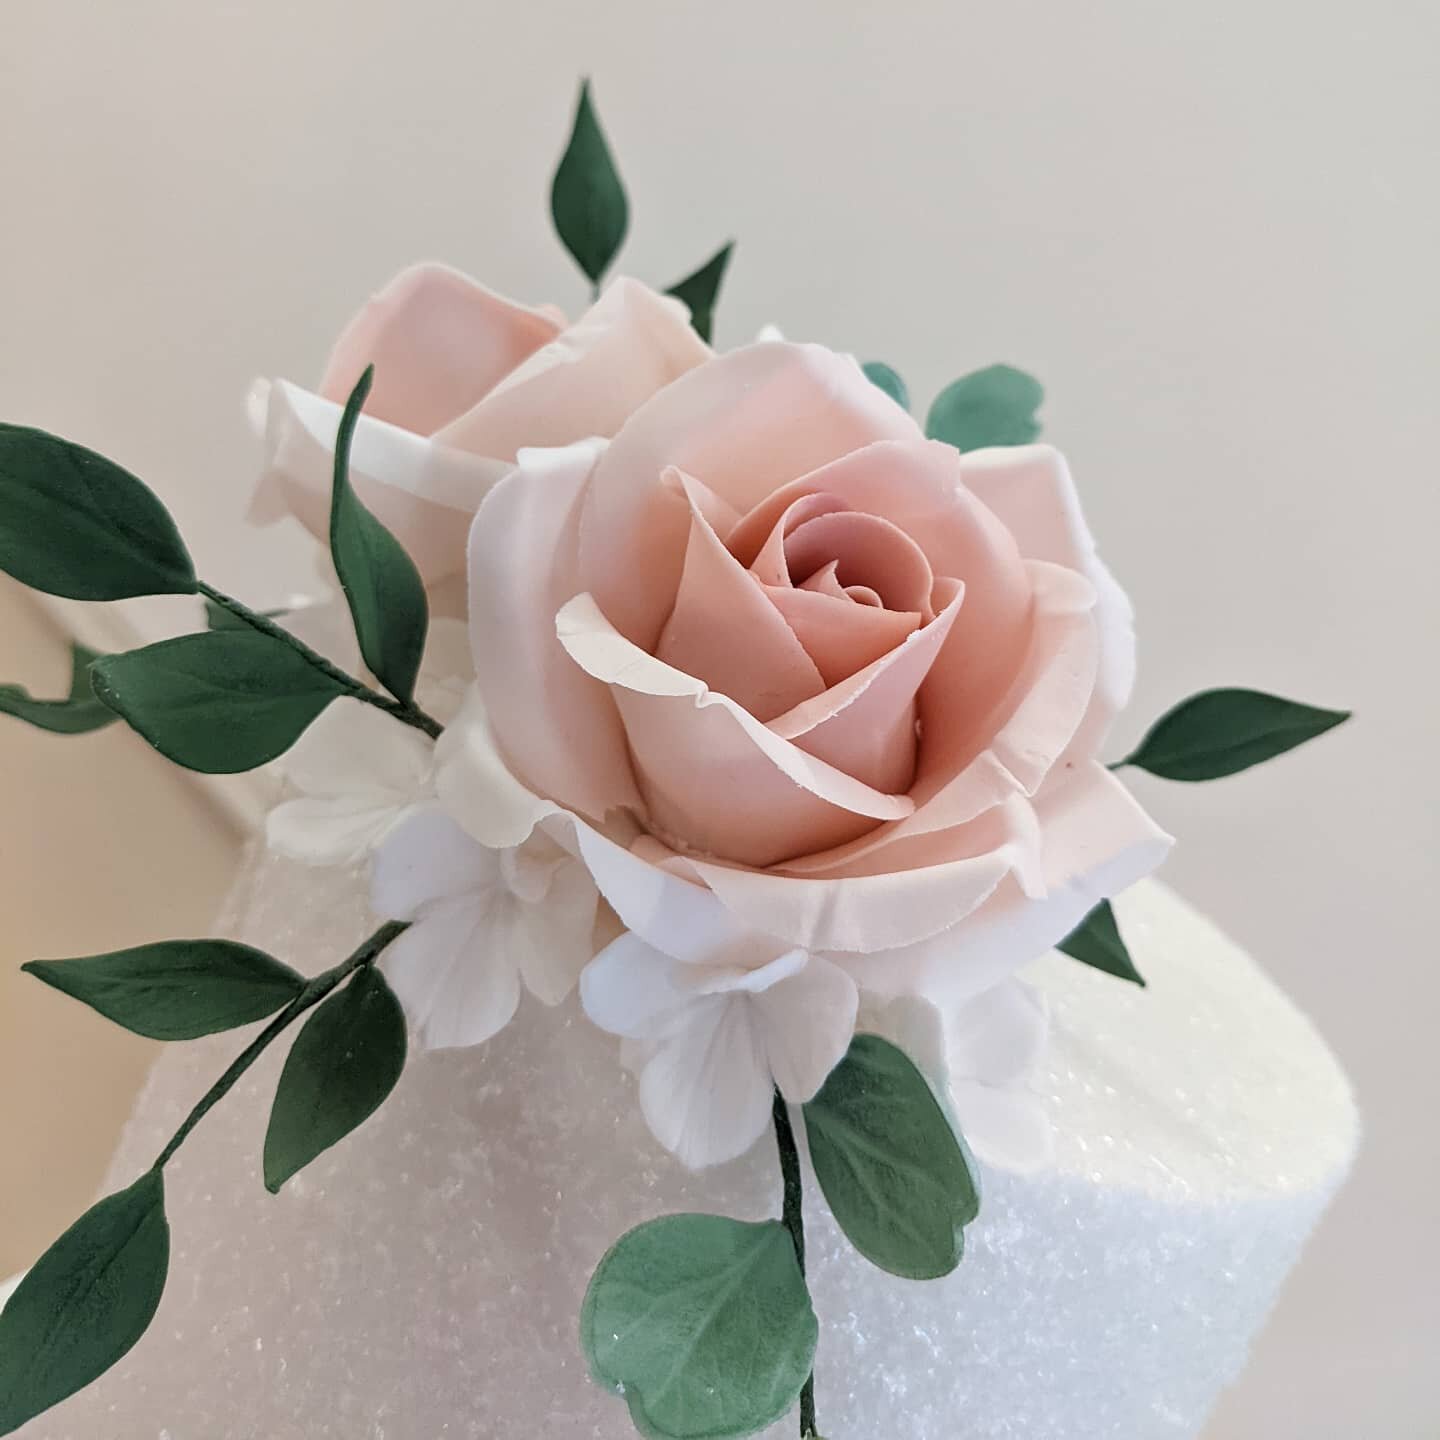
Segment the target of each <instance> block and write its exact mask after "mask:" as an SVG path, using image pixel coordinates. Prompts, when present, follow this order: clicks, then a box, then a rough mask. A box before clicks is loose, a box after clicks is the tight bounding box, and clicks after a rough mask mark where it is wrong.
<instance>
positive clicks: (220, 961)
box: [20, 940, 305, 1040]
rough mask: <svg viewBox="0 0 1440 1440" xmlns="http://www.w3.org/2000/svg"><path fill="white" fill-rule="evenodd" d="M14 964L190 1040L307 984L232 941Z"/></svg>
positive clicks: (104, 1009)
mask: <svg viewBox="0 0 1440 1440" xmlns="http://www.w3.org/2000/svg"><path fill="white" fill-rule="evenodd" d="M20 968H21V969H22V970H25V971H28V972H29V973H30V974H31V975H34V976H35V977H36V979H38V980H43V981H44V982H45V983H46V984H47V985H51V986H54V988H55V989H56V990H60V991H63V992H64V993H65V994H66V995H69V996H72V997H73V998H74V999H76V1000H80V1001H83V1002H84V1003H85V1004H86V1005H88V1006H90V1008H91V1009H92V1010H98V1011H99V1012H100V1014H102V1015H103V1016H105V1018H106V1019H107V1020H113V1021H114V1022H115V1023H116V1024H117V1025H123V1026H124V1027H125V1028H126V1029H127V1030H133V1031H134V1032H135V1033H136V1034H137V1035H148V1036H149V1037H150V1038H151V1039H152V1040H194V1039H197V1038H198V1037H199V1036H201V1035H213V1034H214V1033H215V1032H216V1031H218V1030H233V1029H234V1028H235V1027H236V1026H237V1025H249V1024H251V1023H252V1022H253V1021H255V1020H263V1019H264V1018H265V1017H266V1016H267V1015H273V1014H274V1013H275V1012H276V1011H277V1010H279V1009H280V1008H281V1007H282V1006H285V1005H288V1004H289V1003H290V1001H291V1000H293V999H294V998H295V997H296V996H297V995H298V994H299V993H300V991H301V990H302V989H303V988H304V985H305V982H304V980H303V979H302V978H301V977H300V976H299V975H297V974H296V973H295V971H293V970H292V969H291V968H290V967H289V966H288V965H282V964H281V963H280V962H279V961H278V960H274V959H271V957H270V956H269V955H266V954H265V953H264V952H263V951H260V950H253V949H251V947H250V946H248V945H239V944H236V943H235V942H234V941H231V940H163V941H161V942H159V943H158V944H155V945H137V946H135V947H134V948H133V949H130V950H115V951H111V952H110V953H109V954H105V955H85V956H81V957H79V958H77V959H74V960H32V961H30V963H29V964H28V965H22V966H21V967H20Z"/></svg>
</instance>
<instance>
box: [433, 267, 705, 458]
mask: <svg viewBox="0 0 1440 1440" xmlns="http://www.w3.org/2000/svg"><path fill="white" fill-rule="evenodd" d="M710 354H711V351H710V347H709V346H708V345H706V344H705V342H704V341H703V340H701V339H700V337H699V336H698V335H697V334H696V333H695V331H694V329H693V328H692V327H691V325H690V322H689V318H688V316H687V314H686V311H685V307H684V306H683V305H681V304H680V302H679V301H678V300H672V299H669V298H668V297H666V296H663V295H657V294H656V293H655V292H654V291H653V290H651V289H650V288H649V287H648V286H646V285H642V284H640V282H639V281H637V280H627V279H623V278H622V279H618V280H615V281H614V282H613V283H612V284H610V285H609V286H608V287H607V289H606V291H605V293H604V294H603V295H602V296H601V297H600V299H599V300H598V301H596V303H595V304H594V305H592V306H591V308H590V309H589V310H588V311H586V313H585V314H584V315H582V316H581V317H580V319H579V320H577V321H576V322H575V324H573V325H572V326H571V327H570V328H569V329H568V330H565V331H564V332H563V333H561V334H560V335H558V336H556V337H554V338H553V339H552V340H551V341H550V343H549V344H547V345H546V346H545V347H544V348H543V349H538V350H536V352H535V353H534V354H533V355H531V356H530V357H529V359H528V360H526V361H525V363H524V364H522V365H520V366H519V367H518V368H516V369H515V370H513V371H512V372H511V373H510V374H508V375H507V376H505V377H504V378H503V380H501V381H500V383H499V384H497V385H496V387H495V388H494V389H493V390H491V391H490V392H489V393H488V394H487V395H485V396H484V398H483V399H480V400H479V401H478V403H475V404H473V405H472V407H471V408H470V409H469V410H468V411H467V412H466V413H465V414H463V415H462V414H460V413H459V412H458V411H456V412H455V415H456V416H457V417H458V418H454V419H453V420H452V422H451V423H450V424H448V425H447V426H446V427H445V428H444V430H443V431H441V433H440V435H439V437H438V438H439V439H441V440H442V441H444V442H445V443H447V444H450V445H454V446H456V447H458V448H459V449H462V450H471V451H474V452H475V453H477V454H482V455H496V456H501V457H503V458H505V459H511V458H513V457H514V456H515V454H516V453H517V452H518V451H519V450H520V448H521V447H523V446H539V445H569V444H571V443H572V442H573V441H576V440H582V439H584V438H585V437H586V436H588V435H600V436H610V435H613V434H615V432H616V431H617V430H619V428H620V427H621V425H622V424H624V422H625V421H626V420H627V419H628V418H629V416H630V415H631V413H632V412H633V411H635V410H636V409H637V408H638V407H639V406H641V405H642V404H644V402H645V401H646V400H648V399H649V398H650V397H651V396H652V395H653V394H655V392H656V391H657V390H660V389H662V388H663V387H664V386H666V385H668V384H669V383H670V382H671V381H672V380H675V379H677V378H678V377H679V376H681V375H683V374H684V373H685V372H686V371H687V370H691V369H693V368H694V367H695V366H697V365H700V364H702V363H703V362H704V361H706V360H707V359H709V357H710Z"/></svg>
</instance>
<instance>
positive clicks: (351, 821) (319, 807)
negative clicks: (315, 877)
mask: <svg viewBox="0 0 1440 1440" xmlns="http://www.w3.org/2000/svg"><path fill="white" fill-rule="evenodd" d="M409 811H410V807H409V806H407V805H396V804H394V803H393V802H391V801H390V800H389V798H388V797H383V798H382V799H381V800H380V803H378V804H377V803H376V799H375V797H374V796H372V795H353V796H334V797H328V796H310V795H302V796H300V797H299V798H297V799H294V800H286V801H283V802H282V803H281V804H279V805H277V806H276V807H275V808H274V809H273V810H272V811H271V812H270V813H269V815H267V816H266V817H265V839H266V843H267V844H268V845H269V846H270V848H271V849H272V850H274V851H277V852H278V853H279V854H281V855H286V856H288V857H289V858H290V859H292V860H303V861H305V862H306V863H307V864H311V865H353V864H354V863H355V862H356V861H358V860H360V859H361V858H363V857H364V856H365V855H367V854H368V853H369V852H370V851H371V850H372V849H373V848H374V847H375V846H376V845H377V844H379V842H380V841H381V840H382V839H383V838H384V837H385V835H386V834H388V833H389V831H390V830H391V829H393V828H394V827H395V826H396V825H398V824H399V823H400V821H401V820H403V819H404V818H405V816H406V815H407V814H408V813H409Z"/></svg>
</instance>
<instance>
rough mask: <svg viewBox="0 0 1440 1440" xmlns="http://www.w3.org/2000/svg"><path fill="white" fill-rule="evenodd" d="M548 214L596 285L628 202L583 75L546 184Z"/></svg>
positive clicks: (617, 240) (620, 233)
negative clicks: (571, 117) (566, 140)
mask: <svg viewBox="0 0 1440 1440" xmlns="http://www.w3.org/2000/svg"><path fill="white" fill-rule="evenodd" d="M550 215H551V218H552V219H553V220H554V222H555V232H556V234H558V235H559V236H560V239H561V240H562V241H563V242H564V245H565V248H566V249H567V250H568V251H569V252H570V253H571V254H572V255H573V256H574V257H575V262H576V264H578V265H579V266H580V268H581V269H582V270H583V271H584V272H585V274H586V275H588V276H589V277H590V279H591V281H593V282H594V284H595V285H597V286H598V285H599V284H600V277H601V276H602V275H603V274H604V273H605V272H606V270H608V269H609V268H610V262H611V261H612V260H613V259H614V258H615V255H616V252H617V251H618V250H619V249H620V246H621V244H622V243H623V242H624V240H625V231H626V230H627V229H628V228H629V225H630V206H629V203H628V201H627V200H626V199H625V187H624V186H623V185H621V183H620V176H619V174H618V173H617V172H616V169H615V161H614V160H613V159H612V157H611V155H610V147H609V145H608V144H607V143H606V141H605V133H604V131H602V130H601V128H600V120H599V118H598V117H597V116H596V114H595V107H594V106H593V105H592V104H591V103H590V82H589V81H588V80H586V81H585V82H584V83H583V84H582V85H581V86H580V101H579V104H578V105H577V106H576V107H575V125H574V128H573V129H572V130H571V131H570V142H569V144H567V145H566V147H565V153H564V154H563V155H562V156H561V157H560V164H559V166H558V167H557V168H556V171H555V179H554V180H553V181H552V182H551V185H550Z"/></svg>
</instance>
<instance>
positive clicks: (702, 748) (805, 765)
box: [556, 595, 911, 865]
mask: <svg viewBox="0 0 1440 1440" xmlns="http://www.w3.org/2000/svg"><path fill="white" fill-rule="evenodd" d="M556 632H557V634H558V635H559V636H560V641H561V644H563V645H564V647H565V649H566V651H567V653H568V654H569V655H570V657H571V659H573V660H574V661H575V663H576V664H577V665H578V666H580V668H581V669H582V670H584V671H585V672H586V674H588V675H591V676H593V677H594V678H595V679H596V680H601V681H604V682H605V683H606V684H607V685H610V686H612V687H613V694H614V696H615V703H616V705H617V706H618V708H619V711H620V714H621V717H622V718H623V720H624V724H625V732H626V734H627V736H628V737H629V740H630V746H631V750H632V752H633V754H634V756H635V759H636V768H637V770H638V772H639V779H640V783H641V788H642V792H643V793H644V795H645V799H646V802H647V809H648V812H649V814H650V817H651V819H652V821H653V822H654V823H655V824H656V825H657V826H658V827H659V828H660V830H662V831H666V830H668V831H670V833H672V834H675V835H679V836H683V837H684V840H685V842H686V843H687V844H689V845H692V846H694V847H696V848H697V849H701V850H704V851H708V852H710V853H712V854H716V855H725V856H728V857H730V858H732V859H738V860H740V861H742V862H743V863H745V864H750V865H766V864H770V863H773V862H774V861H776V860H780V859H783V858H784V857H786V856H787V855H792V854H796V853H801V852H804V851H808V850H811V849H814V848H815V847H816V846H817V845H819V846H827V845H835V844H841V843H843V842H844V841H845V840H847V839H851V838H853V837H854V836H855V835H857V834H860V833H863V832H864V831H865V830H867V829H870V828H872V827H873V824H874V822H875V821H876V820H885V819H895V818H898V817H900V816H902V815H906V814H908V813H909V812H910V809H911V802H910V800H909V799H908V797H906V796H904V795H885V794H882V793H881V792H880V791H878V790H874V789H872V788H871V787H870V786H868V785H865V784H863V783H861V782H860V781H858V780H855V779H854V778H853V777H851V776H849V775H846V774H844V773H843V772H842V771H839V770H836V769H835V768H834V767H833V766H831V765H827V764H825V762H824V761H821V760H817V759H815V758H814V757H813V756H810V755H807V754H805V752H804V751H802V750H800V749H799V748H798V747H796V746H794V745H792V744H791V743H790V742H788V741H786V740H782V739H781V738H780V737H779V736H777V735H775V734H774V733H773V732H772V731H770V730H767V729H766V728H765V726H764V725H762V724H761V723H760V722H759V721H758V720H756V719H755V718H754V716H752V715H750V714H749V713H748V712H746V711H745V710H743V709H742V708H741V707H740V706H738V705H736V704H735V703H734V701H732V700H730V699H728V698H727V697H725V696H723V695H717V694H714V693H713V692H710V691H708V690H707V689H706V687H705V685H704V683H703V682H702V681H699V680H696V679H694V678H693V677H691V676H688V675H685V674H682V673H681V672H680V671H678V670H675V669H673V668H672V667H671V666H668V665H666V664H664V663H663V662H662V661H660V660H657V659H656V658H655V657H654V656H653V655H647V654H646V653H645V652H644V651H643V650H640V649H639V648H638V647H636V646H635V645H632V644H631V643H630V642H629V641H628V640H626V639H625V637H624V636H623V635H621V634H620V633H619V632H618V631H617V630H616V629H615V628H614V627H613V626H612V625H611V624H610V623H609V621H608V620H607V618H606V617H605V615H604V614H602V613H601V611H600V610H599V608H598V606H597V605H596V603H595V600H594V598H593V597H592V596H589V595H580V596H576V597H575V599H573V600H571V601H570V602H569V603H568V604H567V605H565V606H564V607H563V608H562V610H561V611H560V614H559V615H558V616H557V617H556ZM697 756H700V757H702V763H701V764H700V765H697V764H696V763H695V761H696V757H697ZM762 812H763V814H762Z"/></svg>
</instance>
